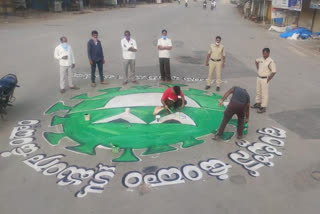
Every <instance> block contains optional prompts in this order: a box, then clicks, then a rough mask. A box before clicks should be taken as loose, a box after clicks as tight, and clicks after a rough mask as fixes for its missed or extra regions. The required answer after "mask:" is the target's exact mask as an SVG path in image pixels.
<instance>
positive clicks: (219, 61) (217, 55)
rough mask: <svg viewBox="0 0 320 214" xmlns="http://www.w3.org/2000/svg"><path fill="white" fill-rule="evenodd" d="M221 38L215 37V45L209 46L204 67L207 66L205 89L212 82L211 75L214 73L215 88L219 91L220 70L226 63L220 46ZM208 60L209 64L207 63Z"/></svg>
mask: <svg viewBox="0 0 320 214" xmlns="http://www.w3.org/2000/svg"><path fill="white" fill-rule="evenodd" d="M220 42H221V37H220V36H217V37H216V43H215V44H211V45H210V49H209V51H208V56H207V60H206V66H209V75H208V81H207V86H206V87H205V89H206V90H207V89H209V88H210V85H211V82H212V75H213V72H214V71H215V72H216V84H217V88H216V91H220V84H221V68H223V67H224V64H225V62H226V54H225V50H224V46H223V45H221V44H220ZM209 60H210V62H209Z"/></svg>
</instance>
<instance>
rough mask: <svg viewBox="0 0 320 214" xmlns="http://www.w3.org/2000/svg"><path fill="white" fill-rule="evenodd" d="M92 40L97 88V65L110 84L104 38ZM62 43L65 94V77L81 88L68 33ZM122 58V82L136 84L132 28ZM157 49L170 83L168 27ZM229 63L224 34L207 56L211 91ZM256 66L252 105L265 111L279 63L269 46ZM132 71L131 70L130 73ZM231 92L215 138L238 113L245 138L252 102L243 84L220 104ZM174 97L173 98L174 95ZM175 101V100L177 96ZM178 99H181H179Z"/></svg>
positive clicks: (163, 77) (60, 57)
mask: <svg viewBox="0 0 320 214" xmlns="http://www.w3.org/2000/svg"><path fill="white" fill-rule="evenodd" d="M91 36H92V37H91V39H90V40H89V41H88V43H87V53H88V59H89V63H90V66H91V86H92V87H95V86H96V82H95V78H96V76H95V72H96V68H97V67H98V71H99V77H100V83H101V84H107V82H106V81H105V80H104V75H103V64H105V58H104V54H103V48H102V45H101V41H100V40H99V39H98V32H97V31H92V32H91ZM60 42H61V43H60V45H58V46H57V47H56V49H55V52H54V57H55V58H56V59H58V60H59V64H60V92H61V93H65V91H66V79H68V84H69V88H70V89H74V90H77V89H79V88H78V87H76V86H74V85H73V83H72V69H73V68H74V67H75V58H74V54H73V51H72V48H71V46H70V45H69V44H68V40H67V38H66V37H65V36H63V37H61V38H60ZM121 48H122V57H123V70H124V73H125V78H124V81H123V85H126V84H127V83H128V82H129V81H131V82H133V83H136V79H135V60H136V52H137V51H138V47H137V43H136V41H135V40H134V39H133V38H131V34H130V31H128V30H126V31H125V32H124V38H123V39H122V40H121ZM157 48H158V52H159V65H160V75H161V81H166V82H171V72H170V51H171V49H172V41H171V39H169V38H168V37H167V30H165V29H164V30H162V31H161V38H160V39H158V43H157ZM225 63H226V52H225V47H224V46H223V45H222V44H221V37H220V36H217V37H216V38H215V43H214V44H211V45H210V47H209V51H208V55H207V58H206V63H205V65H206V66H209V72H208V80H207V84H206V87H205V89H206V90H208V89H210V87H211V84H212V77H213V73H214V72H215V73H216V91H220V87H221V82H222V81H221V70H222V68H224V66H225ZM255 64H256V68H257V73H258V76H257V87H256V99H255V101H256V102H255V104H254V105H252V106H251V108H255V109H257V112H258V113H263V112H266V109H267V104H268V88H269V83H270V80H271V79H272V78H273V77H274V75H275V74H276V66H275V63H274V61H273V60H272V59H271V58H270V49H269V48H264V49H263V50H262V57H260V58H258V59H256V61H255ZM129 71H130V73H129ZM169 92H170V94H172V96H171V95H170V96H167V97H168V98H171V97H173V98H177V95H178V96H180V95H182V96H183V93H182V91H181V90H180V88H179V87H173V88H171V89H170V90H169V89H168V91H167V94H169ZM231 94H232V98H231V101H230V103H229V105H228V107H227V109H226V110H225V113H224V119H223V121H222V123H221V125H220V128H219V130H218V132H217V133H216V135H215V137H214V139H219V138H220V137H221V136H222V133H223V131H224V129H225V127H226V125H227V123H228V121H229V120H230V119H231V118H232V116H233V115H234V114H236V115H237V116H238V138H239V139H240V138H242V131H243V125H244V121H245V118H246V122H248V120H249V105H250V96H249V94H248V93H247V91H246V90H245V89H243V88H240V87H232V88H231V89H229V90H228V91H227V92H226V93H225V94H224V96H223V98H222V99H221V101H220V103H219V105H222V103H223V102H224V100H225V99H226V98H227V97H228V96H229V95H231ZM171 99H172V98H171ZM174 100H175V99H174ZM177 101H178V99H177ZM162 103H163V104H164V108H166V109H168V106H174V107H179V106H181V107H182V108H183V107H184V105H185V100H184V98H183V99H182V100H180V99H179V103H175V104H173V103H169V102H167V101H166V100H165V99H164V100H162Z"/></svg>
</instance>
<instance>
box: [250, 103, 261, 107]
mask: <svg viewBox="0 0 320 214" xmlns="http://www.w3.org/2000/svg"><path fill="white" fill-rule="evenodd" d="M251 108H261V103H255V104H253V106H251Z"/></svg>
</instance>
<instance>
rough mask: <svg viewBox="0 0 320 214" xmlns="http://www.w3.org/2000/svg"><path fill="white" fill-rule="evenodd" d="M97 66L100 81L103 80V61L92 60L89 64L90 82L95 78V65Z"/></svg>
mask: <svg viewBox="0 0 320 214" xmlns="http://www.w3.org/2000/svg"><path fill="white" fill-rule="evenodd" d="M97 66H98V70H99V76H100V81H101V82H102V81H103V80H104V78H103V72H102V70H103V63H102V60H100V61H98V62H95V61H93V64H92V65H91V82H92V83H94V82H95V80H96V67H97Z"/></svg>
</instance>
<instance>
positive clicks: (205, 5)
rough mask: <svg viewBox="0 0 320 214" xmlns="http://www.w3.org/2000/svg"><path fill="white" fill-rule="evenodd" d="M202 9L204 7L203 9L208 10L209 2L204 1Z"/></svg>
mask: <svg viewBox="0 0 320 214" xmlns="http://www.w3.org/2000/svg"><path fill="white" fill-rule="evenodd" d="M202 7H203V9H206V8H207V1H206V0H204V2H203V5H202Z"/></svg>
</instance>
